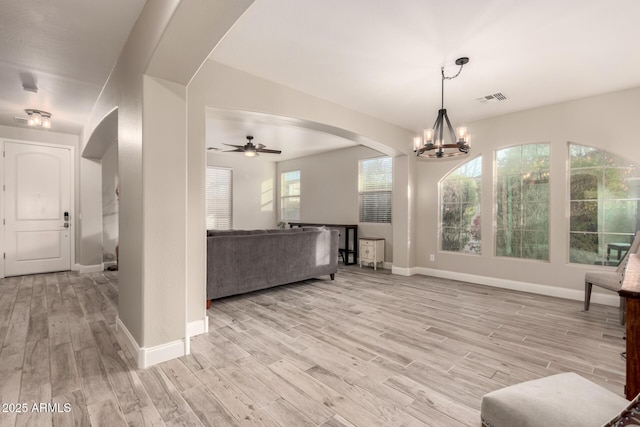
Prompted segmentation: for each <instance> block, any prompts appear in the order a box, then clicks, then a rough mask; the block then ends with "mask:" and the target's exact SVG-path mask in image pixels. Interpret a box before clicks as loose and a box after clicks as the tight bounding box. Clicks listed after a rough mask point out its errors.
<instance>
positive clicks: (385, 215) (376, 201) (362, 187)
mask: <svg viewBox="0 0 640 427" xmlns="http://www.w3.org/2000/svg"><path fill="white" fill-rule="evenodd" d="M392 187H393V173H392V159H391V157H377V158H375V159H365V160H360V161H359V162H358V199H359V205H360V222H382V223H390V222H391V196H392V193H391V190H392Z"/></svg>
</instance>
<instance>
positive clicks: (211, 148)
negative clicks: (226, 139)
mask: <svg viewBox="0 0 640 427" xmlns="http://www.w3.org/2000/svg"><path fill="white" fill-rule="evenodd" d="M207 150H213V151H220V149H219V148H218V147H207Z"/></svg>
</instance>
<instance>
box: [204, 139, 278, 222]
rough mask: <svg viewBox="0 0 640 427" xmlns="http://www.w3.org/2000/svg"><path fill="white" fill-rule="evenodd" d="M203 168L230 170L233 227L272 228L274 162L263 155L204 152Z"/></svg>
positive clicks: (274, 200) (273, 219) (274, 202)
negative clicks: (231, 171) (205, 158)
mask: <svg viewBox="0 0 640 427" xmlns="http://www.w3.org/2000/svg"><path fill="white" fill-rule="evenodd" d="M207 165H209V166H218V167H225V168H230V169H232V170H233V228H234V229H236V230H251V229H255V228H275V227H276V224H277V219H276V199H275V197H276V188H275V176H276V163H275V162H274V161H273V160H271V159H268V158H267V156H266V155H264V156H260V157H246V156H244V155H242V153H236V154H219V153H215V152H211V151H210V152H208V153H207Z"/></svg>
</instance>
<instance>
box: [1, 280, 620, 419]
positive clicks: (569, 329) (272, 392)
mask: <svg viewBox="0 0 640 427" xmlns="http://www.w3.org/2000/svg"><path fill="white" fill-rule="evenodd" d="M117 282H118V276H117V273H111V272H105V273H104V274H103V273H97V274H88V275H77V274H73V273H58V274H45V275H37V276H25V277H19V278H9V279H3V280H0V342H1V343H2V348H1V350H0V403H2V404H3V405H9V404H12V403H13V404H15V403H26V404H27V407H28V411H27V412H26V413H20V414H16V413H15V412H0V426H5V425H18V426H23V425H24V426H40V425H42V426H49V425H56V426H71V425H94V426H119V425H127V424H128V425H167V426H201V425H206V426H227V425H267V426H277V425H279V426H296V427H297V426H313V425H316V426H318V425H320V426H327V427H337V426H352V425H355V426H367V427H369V426H400V425H427V426H437V427H442V426H445V427H446V426H460V425H468V426H479V425H480V421H479V407H480V399H481V397H482V395H483V394H484V393H486V392H488V391H490V390H494V389H497V388H501V387H503V386H505V385H508V384H513V383H517V382H521V381H525V380H529V379H534V378H539V377H542V376H546V375H550V374H554V373H558V372H563V371H575V372H578V373H580V374H581V375H583V376H585V377H586V378H589V379H591V380H593V381H595V382H597V383H599V384H601V385H603V386H605V387H607V388H608V389H610V390H612V391H614V392H616V393H618V394H620V395H622V392H623V383H624V361H623V359H622V358H621V357H620V352H621V351H624V341H623V340H622V339H621V338H622V336H623V328H622V327H621V326H620V325H619V324H618V323H617V319H618V312H617V309H616V308H609V307H604V306H599V305H597V304H595V305H592V309H591V310H590V311H589V312H587V313H585V312H581V311H580V308H581V303H580V302H577V301H566V300H560V299H555V298H549V297H541V296H536V295H531V294H524V293H517V292H511V291H505V290H500V289H496V288H489V287H484V286H477V285H471V284H465V283H461V282H456V281H450V280H444V279H436V278H432V277H425V276H413V277H400V276H392V275H390V274H388V272H385V271H378V272H375V273H374V272H373V270H371V269H366V268H364V269H360V268H358V267H355V268H341V269H340V271H339V272H338V274H337V275H336V280H335V281H333V282H332V281H329V280H328V278H327V280H310V281H306V282H302V283H298V284H292V285H287V286H282V287H279V288H275V289H271V290H267V291H263V292H257V293H253V294H249V295H244V296H238V297H231V298H227V299H223V300H218V301H216V302H214V304H213V306H212V308H211V309H210V310H209V316H210V332H209V333H208V334H205V335H200V336H197V337H194V338H193V339H192V346H191V348H192V354H191V355H189V356H186V357H182V358H180V359H177V360H172V361H169V362H165V363H162V364H160V365H156V366H154V367H151V368H149V369H146V370H136V369H135V368H134V363H133V361H132V359H131V357H130V355H129V354H128V352H127V351H126V350H125V349H124V347H123V346H121V345H120V344H119V343H118V341H117V339H116V337H115V335H114V330H115V316H116V314H117V310H116V307H117V299H118V291H117ZM203 303H204V302H203ZM40 402H48V403H58V404H59V405H60V406H59V408H55V407H53V409H58V411H60V412H53V413H52V412H51V408H50V409H49V411H45V412H32V411H31V410H32V405H33V403H40ZM65 403H66V404H69V407H70V408H71V412H68V413H67V412H64V409H65V407H64V406H63V405H64V404H65ZM2 409H5V410H15V409H16V408H15V407H13V408H11V407H8V406H4V407H3V408H2Z"/></svg>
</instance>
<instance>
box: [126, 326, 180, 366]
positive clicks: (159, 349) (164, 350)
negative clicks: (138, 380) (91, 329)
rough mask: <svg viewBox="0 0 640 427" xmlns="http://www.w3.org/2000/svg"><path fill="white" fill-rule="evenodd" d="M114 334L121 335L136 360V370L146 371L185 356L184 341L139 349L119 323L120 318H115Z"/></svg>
mask: <svg viewBox="0 0 640 427" xmlns="http://www.w3.org/2000/svg"><path fill="white" fill-rule="evenodd" d="M116 333H122V335H123V338H124V342H125V343H126V344H127V347H129V350H130V351H131V354H133V357H134V358H135V359H136V363H137V365H138V369H146V368H148V367H150V366H153V365H156V364H158V363H162V362H166V361H167V360H171V359H175V358H177V357H181V356H184V355H185V346H184V339H180V340H176V341H172V342H168V343H165V344H160V345H157V346H153V347H140V346H139V345H138V343H137V342H136V340H135V339H134V338H133V336H132V335H131V333H129V330H128V329H127V327H126V326H125V325H124V323H122V321H120V317H116Z"/></svg>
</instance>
